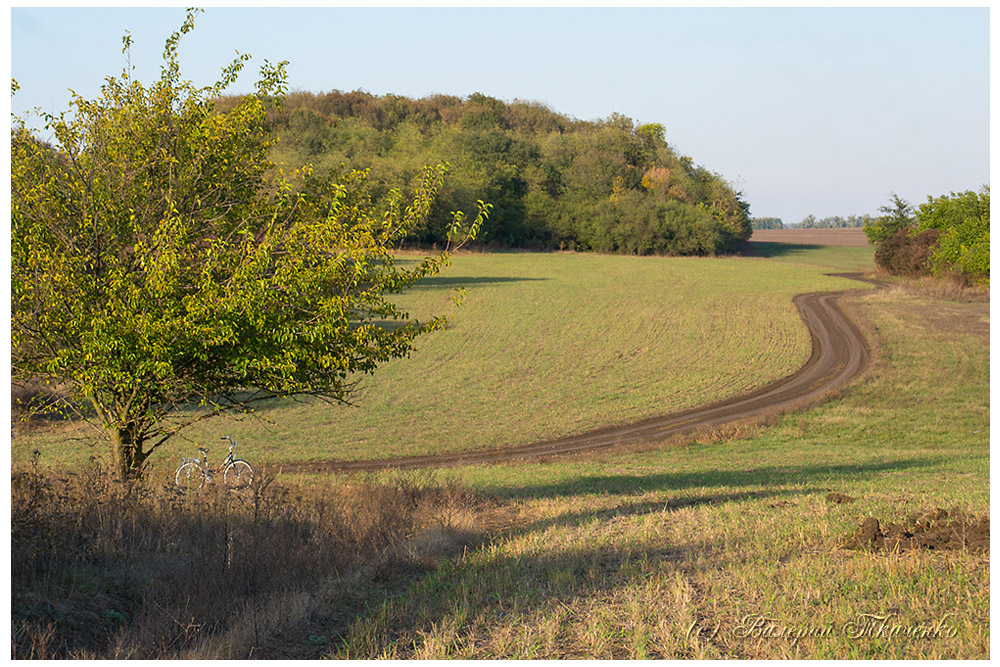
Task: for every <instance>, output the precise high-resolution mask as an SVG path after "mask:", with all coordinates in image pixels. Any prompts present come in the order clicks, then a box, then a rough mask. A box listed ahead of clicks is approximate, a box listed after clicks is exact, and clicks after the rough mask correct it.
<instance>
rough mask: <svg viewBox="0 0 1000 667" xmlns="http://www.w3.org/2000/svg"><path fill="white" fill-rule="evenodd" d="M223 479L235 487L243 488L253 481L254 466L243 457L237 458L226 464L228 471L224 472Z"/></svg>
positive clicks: (228, 484) (227, 484)
mask: <svg viewBox="0 0 1000 667" xmlns="http://www.w3.org/2000/svg"><path fill="white" fill-rule="evenodd" d="M222 481H223V482H225V483H226V486H229V487H231V488H234V489H242V488H244V487H247V486H250V482H252V481H253V468H251V467H250V464H249V463H247V462H246V461H244V460H242V459H236V460H235V461H233V462H232V463H230V464H229V465H227V466H226V471H225V472H224V473H222Z"/></svg>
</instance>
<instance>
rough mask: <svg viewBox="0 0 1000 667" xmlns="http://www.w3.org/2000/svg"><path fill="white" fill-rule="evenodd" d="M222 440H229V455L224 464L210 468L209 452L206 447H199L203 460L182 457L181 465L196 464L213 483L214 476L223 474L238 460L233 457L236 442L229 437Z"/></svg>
mask: <svg viewBox="0 0 1000 667" xmlns="http://www.w3.org/2000/svg"><path fill="white" fill-rule="evenodd" d="M222 440H228V441H229V454H227V455H226V458H225V460H224V461H223V462H222V463H220V464H219V465H217V466H215V467H212V466H210V465H209V464H208V450H207V449H205V448H204V447H199V448H198V451H199V452H201V458H200V459H198V458H189V457H186V456H182V457H181V465H184V464H185V463H194V464H197V466H198V467H199V468H201V471H202V472H203V473H204V474H205V477H206V479H207V480H208V481H209V482H211V481H212V480H213V478H214V476H215V475H216V474H217V473H221V472H222V471H223V470H225V469H226V466H228V465H229V464H230V463H232V462H233V461H236V460H237V459H236V457H235V456H234V455H233V447H235V446H236V440H234V439H233V438H231V437H230V436H228V435H227V436H226V437H224V438H222Z"/></svg>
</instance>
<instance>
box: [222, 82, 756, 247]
mask: <svg viewBox="0 0 1000 667" xmlns="http://www.w3.org/2000/svg"><path fill="white" fill-rule="evenodd" d="M229 103H231V101H230V102H227V100H222V101H221V103H220V107H221V108H222V109H225V108H226V106H227V104H229ZM272 120H273V123H274V127H275V129H276V130H277V132H278V134H279V136H280V142H279V143H278V145H277V146H276V147H275V149H274V152H273V158H274V160H275V162H276V163H278V164H279V165H282V166H283V167H284V168H297V167H299V166H301V165H304V164H312V165H313V166H314V167H315V168H317V169H321V170H332V171H334V172H340V171H343V170H345V169H346V168H347V167H346V166H345V165H349V166H350V168H369V169H371V172H372V180H373V181H376V185H375V187H374V188H373V191H372V196H373V197H375V198H376V199H378V198H380V197H382V196H384V195H385V194H386V193H387V191H388V190H389V189H391V188H406V187H407V186H409V185H410V184H411V183H412V182H413V180H414V178H415V177H416V176H417V175H418V174H419V173H420V169H421V168H422V167H423V166H424V165H427V164H436V163H440V162H448V163H450V164H451V166H452V169H451V172H450V176H449V178H448V180H447V182H446V185H445V187H444V189H443V190H442V192H441V194H440V197H439V200H438V202H437V205H436V208H435V211H434V214H433V215H432V216H431V219H430V220H429V222H428V224H427V225H426V226H425V227H424V228H423V229H422V230H420V232H419V233H418V234H416V235H414V237H413V238H411V239H410V241H411V242H413V243H420V244H427V245H429V244H433V243H441V242H443V241H444V240H445V238H444V235H445V229H446V227H447V223H448V220H449V219H450V218H449V215H448V214H449V212H450V211H454V210H464V211H470V210H475V209H476V200H477V199H482V200H484V201H487V202H490V203H492V204H493V205H494V209H493V214H492V215H491V216H490V220H489V222H488V224H487V225H486V226H485V227H484V229H483V231H482V236H481V241H482V242H484V243H486V244H488V245H490V246H492V247H512V248H530V249H557V248H559V249H571V250H595V251H599V252H617V253H624V254H640V255H644V254H668V255H715V254H726V253H733V252H736V251H738V250H739V249H740V248H741V247H742V244H743V242H744V241H746V240H747V239H748V238H749V236H750V217H749V206H748V205H747V203H746V202H745V201H743V199H742V198H741V194H740V193H739V192H737V191H736V190H734V188H733V187H732V186H731V185H730V184H729V183H727V182H726V181H725V180H724V179H723V178H722V177H721V176H720V175H718V174H715V173H712V172H711V171H709V170H707V169H705V168H704V167H700V166H698V165H696V164H695V163H694V161H693V160H692V159H691V158H690V157H686V156H682V155H678V154H677V153H676V152H675V150H674V149H673V148H672V147H671V146H670V145H669V144H668V143H667V140H666V130H665V128H664V127H663V126H662V125H660V124H657V123H647V124H636V123H635V122H633V121H632V119H630V118H627V117H625V116H622V115H618V114H613V115H612V116H611V117H609V118H607V119H603V120H598V121H581V120H576V119H573V118H570V117H568V116H565V115H563V114H560V113H557V112H555V111H552V110H550V109H548V108H547V107H545V106H544V105H542V104H539V103H536V102H523V101H515V102H512V103H505V102H503V101H501V100H498V99H495V98H492V97H488V96H486V95H482V94H479V93H475V94H473V95H470V96H469V97H467V98H464V99H462V98H458V97H452V96H446V95H436V96H432V97H428V98H424V99H419V100H413V99H409V98H406V97H401V96H398V95H384V96H375V95H371V94H369V93H364V92H349V93H343V92H339V91H333V92H329V93H324V94H314V93H305V92H301V93H291V94H289V95H288V96H287V97H286V98H285V100H284V102H283V105H282V106H281V108H280V110H275V111H274V112H273V114H272Z"/></svg>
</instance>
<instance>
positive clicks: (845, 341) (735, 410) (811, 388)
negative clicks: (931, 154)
mask: <svg viewBox="0 0 1000 667" xmlns="http://www.w3.org/2000/svg"><path fill="white" fill-rule="evenodd" d="M833 275H837V276H839V277H843V278H853V279H855V280H861V281H864V282H868V283H872V284H874V285H884V284H885V283H881V282H879V281H875V280H869V279H866V278H863V277H861V275H860V274H848V273H843V274H833ZM860 293H862V292H858V291H857V290H847V291H842V292H813V293H809V294H800V295H798V296H797V297H795V299H794V303H795V305H796V306H798V309H799V314H800V315H801V316H802V319H803V321H804V322H805V324H806V326H807V327H808V328H809V332H810V334H811V335H812V356H811V357H810V358H809V360H808V361H807V362H806V363H805V364H804V365H803V366H802V367H801V368H799V370H797V371H796V372H795V373H793V374H792V375H789V376H787V377H784V378H782V379H780V380H776V381H774V382H772V383H770V384H768V385H766V386H764V387H761V388H760V389H757V390H755V391H752V392H750V393H748V394H743V395H742V396H735V397H732V398H727V399H725V400H722V401H717V402H715V403H710V404H708V405H703V406H700V407H696V408H690V409H688V410H683V411H681V412H674V413H671V414H668V415H663V416H661V417H652V418H649V419H644V420H642V421H639V422H635V423H632V424H624V425H618V426H608V427H604V428H600V429H596V430H593V431H589V432H587V433H583V434H580V435H573V436H566V437H563V438H558V439H556V440H545V441H542V442H535V443H530V444H526V445H515V446H511V447H503V448H500V449H491V450H480V451H471V452H453V453H443V454H433V455H427V456H406V457H400V458H394V459H380V460H376V461H340V460H327V461H308V462H304V463H287V464H281V465H278V466H275V467H278V468H280V469H281V471H282V472H286V473H305V472H375V471H379V470H385V469H387V468H403V469H410V468H431V467H433V468H438V467H447V466H460V465H469V464H473V463H500V462H505V461H514V460H524V459H538V458H546V459H547V458H550V457H553V456H561V455H567V454H578V453H583V452H589V451H594V450H603V449H613V448H616V447H622V446H625V445H630V444H637V443H640V442H646V441H653V440H663V439H666V438H669V437H673V436H683V435H689V434H691V433H694V432H696V431H701V430H704V429H712V428H719V427H722V426H726V425H729V424H735V423H740V422H744V421H747V420H752V419H753V418H757V417H760V416H762V415H766V414H776V413H780V412H788V411H790V410H792V409H796V408H801V407H805V406H807V405H812V404H814V403H816V402H817V401H818V400H819V398H820V397H822V396H824V395H826V394H828V393H830V392H832V391H834V390H836V389H839V388H840V387H842V386H844V385H846V384H847V383H848V382H850V381H851V380H853V379H854V378H856V377H857V376H858V375H860V374H861V373H862V371H864V369H865V368H866V367H867V366H868V362H869V360H870V359H871V352H870V349H869V347H868V343H867V341H866V340H865V337H864V335H863V334H862V333H861V331H860V330H859V329H858V327H857V326H856V325H855V324H854V322H852V321H851V320H850V319H848V318H847V317H846V316H845V315H844V312H843V311H842V310H841V309H840V306H839V305H838V303H837V302H838V300H839V299H840V298H841V297H842V296H844V295H845V294H860Z"/></svg>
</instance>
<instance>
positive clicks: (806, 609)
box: [14, 247, 990, 659]
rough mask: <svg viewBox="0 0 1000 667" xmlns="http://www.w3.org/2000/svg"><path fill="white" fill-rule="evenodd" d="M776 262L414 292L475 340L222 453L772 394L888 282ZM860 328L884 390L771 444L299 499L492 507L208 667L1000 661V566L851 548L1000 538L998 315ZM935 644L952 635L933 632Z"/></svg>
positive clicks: (421, 440) (408, 447)
mask: <svg viewBox="0 0 1000 667" xmlns="http://www.w3.org/2000/svg"><path fill="white" fill-rule="evenodd" d="M767 252H768V254H769V256H768V257H755V258H746V259H737V258H730V259H668V258H630V257H601V256H594V255H575V254H558V255H557V254H552V255H538V254H498V255H475V254H470V255H463V256H461V257H459V258H457V260H456V262H455V264H454V266H453V267H451V269H449V271H448V273H447V274H446V275H444V276H442V277H440V278H438V279H436V280H434V281H433V282H432V283H431V284H430V285H427V286H426V287H423V288H421V289H420V290H418V291H417V292H415V293H413V294H412V295H410V296H408V297H407V298H408V300H409V301H408V306H409V307H411V308H412V309H413V310H414V312H432V311H438V310H441V309H442V308H446V307H448V303H449V302H448V296H449V293H450V289H451V288H452V287H454V286H456V285H465V287H466V289H467V291H468V296H467V299H466V302H465V304H464V305H463V306H462V308H460V309H458V310H457V311H456V319H455V321H454V326H452V327H451V328H450V329H448V330H447V331H446V332H444V333H440V334H435V335H433V336H431V337H429V338H427V339H426V340H425V341H423V343H422V344H421V346H420V350H418V351H417V352H416V353H414V355H413V357H412V358H411V359H408V360H403V361H400V362H399V363H394V364H391V365H390V366H388V367H387V368H386V369H385V371H384V373H382V374H380V375H378V376H377V377H376V378H374V379H373V380H372V381H371V382H370V383H369V384H368V386H367V389H366V391H365V392H364V393H363V395H362V396H361V397H359V400H358V405H357V406H356V407H353V408H344V407H336V406H334V407H331V406H326V405H322V404H295V403H292V404H281V405H274V406H271V407H270V408H269V409H268V410H267V411H265V412H264V415H265V416H266V417H267V418H268V419H269V420H270V422H271V423H270V424H268V425H259V424H258V425H255V424H254V423H253V422H252V421H246V422H242V423H239V424H231V423H230V424H225V423H223V424H216V425H215V426H213V430H210V431H204V432H203V433H202V437H204V438H213V437H216V436H217V435H219V434H221V433H222V432H226V431H230V430H231V431H233V432H236V433H237V434H238V435H239V436H240V437H241V439H242V440H244V441H245V442H246V443H247V446H246V448H245V449H246V452H245V453H247V454H248V457H249V458H251V459H255V460H273V461H278V460H295V459H303V458H305V459H307V458H314V457H315V458H320V457H324V456H338V457H375V456H396V455H399V454H402V453H416V452H431V451H443V450H446V449H463V448H472V447H493V446H502V445H504V444H516V443H518V442H524V441H528V440H532V439H537V438H541V437H548V436H550V435H559V434H565V433H570V432H574V431H578V430H584V429H586V428H590V427H593V426H598V425H602V424H608V423H615V422H620V421H627V420H629V419H635V418H638V417H642V416H644V415H648V414H657V413H663V412H669V411H670V410H673V409H677V408H680V407H684V406H687V405H693V404H695V403H698V402H702V401H706V400H711V399H713V398H722V397H724V396H726V395H729V394H731V393H736V392H741V391H745V390H747V389H749V388H752V387H754V386H759V385H760V384H762V383H764V382H767V381H768V380H770V379H773V378H775V377H778V376H780V375H782V374H785V373H788V372H790V371H791V370H794V369H795V368H796V367H798V365H800V364H801V363H802V361H803V360H804V359H805V356H806V355H807V353H808V337H807V335H806V332H805V329H804V327H803V326H802V324H801V322H800V321H799V319H798V316H797V315H796V313H795V311H794V308H793V307H792V305H791V297H792V296H793V295H794V294H797V293H800V292H804V291H813V290H832V289H845V288H846V289H850V288H852V287H858V283H855V282H852V281H847V280H844V279H837V278H831V277H828V276H826V275H824V274H825V273H829V272H833V271H856V270H864V269H865V267H868V268H870V267H871V264H870V262H871V250H870V249H868V248H823V247H810V248H802V247H793V248H791V249H790V251H789V252H783V251H782V249H781V248H772V249H770V250H768V251H767ZM956 296H957V298H956ZM846 307H847V309H848V312H849V313H853V314H854V315H856V316H857V318H858V319H859V320H860V321H861V322H863V323H866V324H864V326H865V328H866V330H867V332H868V335H869V336H870V337H871V339H872V341H873V344H874V354H873V363H872V366H871V368H870V369H869V371H868V372H867V373H866V374H865V376H864V377H862V378H861V379H860V380H858V381H856V382H854V383H852V384H851V385H849V386H848V387H846V388H844V389H843V390H841V391H840V392H839V393H838V394H837V395H835V396H832V397H830V398H829V399H827V400H826V401H825V402H823V403H822V404H820V405H818V406H815V407H813V408H811V409H808V410H805V411H803V412H801V413H797V414H791V415H786V416H783V417H780V418H777V419H776V420H775V421H774V422H773V423H770V424H755V425H747V426H744V427H741V428H740V429H738V430H737V431H736V433H735V434H732V433H731V434H729V435H728V436H726V437H721V436H710V435H705V436H702V437H701V438H699V439H697V440H695V441H694V442H691V443H688V444H682V445H677V444H667V445H663V446H660V447H659V448H654V449H651V450H649V451H644V452H632V453H621V452H619V453H614V454H591V455H588V456H585V457H569V458H563V459H557V460H554V461H551V462H545V463H530V464H507V465H492V466H470V467H465V468H451V469H446V470H440V471H433V472H426V471H417V472H410V473H398V472H397V473H387V474H384V475H368V476H362V477H361V478H360V479H359V478H358V477H352V476H328V475H301V476H297V477H290V476H285V477H284V478H282V479H281V480H280V481H281V482H282V483H285V484H289V485H290V487H291V488H292V489H293V490H294V492H293V493H294V494H296V495H294V496H293V497H299V498H306V499H312V501H311V502H315V500H316V499H319V502H320V506H321V507H327V506H330V505H329V503H330V500H329V499H331V498H338V497H350V494H352V493H354V494H357V493H360V494H362V497H360V498H358V499H357V501H356V504H357V506H358V507H365V508H369V506H370V505H371V502H370V498H368V494H370V493H372V491H366V490H365V489H369V488H371V489H379V488H386V487H379V486H374V487H366V486H364V485H363V484H364V483H365V482H373V483H376V484H377V483H379V482H387V483H388V484H389V487H388V488H399V489H417V488H425V487H426V488H431V489H437V488H439V487H442V486H443V487H444V488H445V489H463V488H464V489H468V490H469V493H468V494H467V495H465V496H463V495H461V494H459V495H458V496H456V498H458V499H459V500H456V501H455V503H454V504H451V503H450V501H449V502H447V503H445V505H444V506H443V508H439V509H436V510H434V511H433V513H432V514H429V515H427V516H426V517H425V518H423V519H420V520H419V521H417V522H416V524H415V527H414V528H412V529H408V530H407V533H406V536H407V537H406V546H405V549H404V550H403V552H404V553H406V554H410V555H409V556H406V558H409V559H412V560H405V559H404V561H390V563H391V568H392V572H391V574H388V575H387V574H385V570H384V568H383V569H378V568H375V569H374V570H371V571H370V572H369V571H368V570H361V571H359V572H353V573H352V572H348V573H347V574H343V575H335V576H331V577H330V578H329V580H324V581H321V582H319V583H317V582H315V581H313V580H309V581H304V582H303V583H302V585H301V586H300V587H299V588H295V589H292V590H291V592H289V593H288V594H287V595H284V596H278V597H277V598H273V599H270V600H269V601H268V606H267V611H268V614H270V616H269V618H273V619H274V620H272V621H268V622H266V623H264V624H263V626H262V629H261V632H263V633H264V634H262V635H261V636H256V635H255V633H249V634H248V632H249V631H247V630H245V626H246V625H247V623H249V622H250V620H251V619H256V616H251V615H250V613H249V611H248V612H247V616H246V618H243V619H242V620H240V619H236V618H235V617H234V625H233V628H232V630H231V631H227V633H222V634H218V635H215V634H212V633H208V634H207V636H205V637H203V638H202V637H201V636H197V637H196V639H198V640H199V641H197V642H193V645H191V644H189V645H188V646H190V648H186V649H185V650H186V652H184V653H182V654H181V655H182V657H202V658H210V657H229V658H239V657H246V656H247V655H248V654H254V653H253V650H255V649H251V647H252V646H259V644H260V642H261V641H263V642H264V644H265V645H266V646H265V648H266V650H269V651H271V653H268V652H266V651H265V652H264V653H263V654H260V655H264V656H265V657H336V658H386V657H388V658H721V657H735V658H764V659H768V658H876V659H883V658H988V657H989V642H990V630H989V617H990V584H989V552H988V551H987V552H986V553H985V554H984V553H981V552H970V551H965V550H948V551H920V550H917V551H910V552H905V553H886V552H884V551H874V552H872V551H858V550H853V549H846V548H844V544H845V543H846V542H847V541H848V540H849V538H850V537H851V536H852V535H853V534H854V533H855V532H856V531H857V530H858V528H859V527H860V526H861V524H862V523H863V521H864V520H865V519H866V518H867V517H876V518H877V519H879V520H880V521H881V522H882V524H883V525H884V524H885V523H887V522H891V521H902V520H905V519H906V518H908V517H911V516H918V515H924V514H926V513H928V512H930V511H933V510H936V509H938V508H943V509H945V510H947V511H949V512H950V513H951V515H952V516H954V515H955V512H956V510H960V511H964V512H967V513H971V514H973V515H977V516H983V515H985V516H988V515H989V429H990V421H989V304H988V297H987V298H985V299H984V298H983V296H982V295H974V294H973V295H970V294H966V293H958V294H957V295H955V294H949V292H948V290H939V291H938V292H935V290H934V289H933V288H929V287H928V286H927V285H923V286H921V285H917V284H908V283H903V284H900V285H897V286H896V287H893V288H891V289H888V290H883V291H881V292H878V293H876V294H868V295H865V296H860V297H857V298H854V299H850V300H848V303H847V306H846ZM84 433H85V431H84V430H83V428H82V427H81V426H79V425H74V424H70V425H61V426H51V427H47V428H43V429H38V430H35V431H34V432H33V433H32V434H30V435H27V436H19V437H18V438H17V439H16V440H15V442H14V452H15V455H16V457H21V458H24V457H26V456H27V454H28V453H29V452H30V451H31V448H34V447H38V448H39V449H41V450H42V451H43V461H45V460H48V461H49V462H53V461H54V460H57V457H66V458H68V459H70V460H76V461H78V460H81V459H82V458H84V457H85V456H86V454H87V453H88V452H89V451H95V452H96V453H98V454H100V453H102V451H101V450H89V449H88V448H86V447H84V446H81V444H80V443H79V442H77V443H69V444H67V440H66V438H67V436H70V435H83V434H84ZM88 437H89V436H88ZM81 442H82V441H81ZM57 447H58V448H59V449H57ZM182 448H183V446H182V445H176V446H173V448H172V449H170V450H168V451H167V453H166V454H164V455H163V456H162V457H161V458H162V459H163V460H164V461H165V463H164V467H167V465H168V464H169V463H170V462H171V457H172V455H173V454H175V453H178V452H179V451H180V450H181V449H182ZM359 483H360V484H361V485H359ZM448 493H450V492H448ZM831 493H835V494H844V495H846V496H847V497H848V500H849V502H832V501H831V500H830V499H828V495H829V494H831ZM366 499H367V500H366ZM841 500H844V498H841ZM376 505H377V503H376ZM387 506H388V505H387ZM330 507H333V506H330ZM251 509H252V508H251ZM370 509H371V511H375V512H377V511H380V508H379V507H374V508H370ZM336 511H337V512H340V513H342V514H344V516H351V513H350V512H349V511H348V506H347V505H344V506H343V507H340V506H337V509H336ZM366 511H368V510H366ZM303 516H305V515H303ZM301 520H302V521H305V519H304V518H303V519H301ZM321 522H322V519H321ZM304 525H305V524H304ZM317 528H318V527H317ZM158 555H159V554H158ZM254 614H256V608H254ZM241 618H242V617H241ZM877 619H884V620H883V621H879V620H877ZM253 623H256V620H254V621H253ZM865 623H868V625H865ZM880 623H881V624H882V626H881V627H882V628H883V629H882V630H881V631H880V630H879V627H880V626H879V624H880ZM254 627H255V628H256V627H258V626H256V625H254ZM885 628H889V630H885ZM893 628H894V630H893ZM935 628H936V630H935ZM922 631H923V632H925V634H926V633H927V632H928V631H931V632H932V633H933V636H925V637H913V636H910V635H911V634H913V633H917V634H919V633H920V632H922ZM255 632H256V630H255ZM241 633H242V634H241ZM268 633H270V634H268ZM908 633H909V634H908ZM236 636H238V637H242V639H240V640H238V641H237V640H235V639H232V640H231V639H228V638H230V637H236ZM202 639H203V641H202ZM164 655H167V656H170V655H173V654H171V653H166V654H164ZM254 655H257V654H254Z"/></svg>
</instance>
